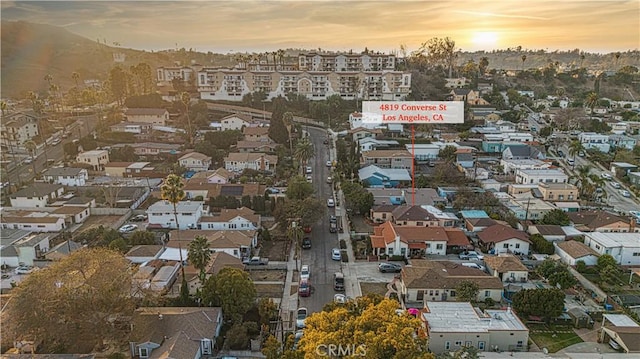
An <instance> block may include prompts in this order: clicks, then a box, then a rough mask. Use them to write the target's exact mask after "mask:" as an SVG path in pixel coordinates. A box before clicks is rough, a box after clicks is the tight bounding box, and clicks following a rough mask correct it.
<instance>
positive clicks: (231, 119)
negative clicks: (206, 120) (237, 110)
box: [220, 114, 253, 131]
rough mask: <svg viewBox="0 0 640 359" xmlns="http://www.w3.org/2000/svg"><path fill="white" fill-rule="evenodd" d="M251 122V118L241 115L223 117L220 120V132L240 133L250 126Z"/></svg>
mask: <svg viewBox="0 0 640 359" xmlns="http://www.w3.org/2000/svg"><path fill="white" fill-rule="evenodd" d="M252 122H253V121H252V120H251V116H248V115H242V114H233V115H229V116H226V117H223V118H222V119H221V120H220V123H221V124H222V131H229V130H238V131H242V128H243V127H249V126H251V123H252Z"/></svg>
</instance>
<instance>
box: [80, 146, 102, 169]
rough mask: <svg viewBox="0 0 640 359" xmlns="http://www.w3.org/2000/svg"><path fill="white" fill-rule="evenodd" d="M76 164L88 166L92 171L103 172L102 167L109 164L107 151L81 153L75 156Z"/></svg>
mask: <svg viewBox="0 0 640 359" xmlns="http://www.w3.org/2000/svg"><path fill="white" fill-rule="evenodd" d="M76 162H78V163H82V164H85V165H89V166H91V169H92V170H94V171H104V166H105V165H106V164H107V163H109V151H107V150H92V151H86V152H81V153H79V154H78V156H76Z"/></svg>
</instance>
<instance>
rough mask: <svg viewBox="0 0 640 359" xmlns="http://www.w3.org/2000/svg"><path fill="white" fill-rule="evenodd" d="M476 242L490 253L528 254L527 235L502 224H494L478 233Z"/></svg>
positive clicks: (528, 242) (529, 242)
mask: <svg viewBox="0 0 640 359" xmlns="http://www.w3.org/2000/svg"><path fill="white" fill-rule="evenodd" d="M478 242H479V243H480V244H482V245H483V246H485V248H486V249H487V250H489V251H491V250H492V253H495V254H500V253H516V254H518V253H523V254H529V244H531V241H530V240H529V235H528V234H527V233H525V232H523V231H519V230H517V229H513V228H511V227H509V226H505V225H502V224H494V225H493V226H490V227H487V228H485V229H484V230H482V232H480V233H478Z"/></svg>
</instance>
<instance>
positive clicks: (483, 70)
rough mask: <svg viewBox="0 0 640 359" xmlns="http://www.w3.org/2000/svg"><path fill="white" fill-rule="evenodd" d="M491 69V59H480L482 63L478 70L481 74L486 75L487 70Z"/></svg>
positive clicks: (484, 57)
mask: <svg viewBox="0 0 640 359" xmlns="http://www.w3.org/2000/svg"><path fill="white" fill-rule="evenodd" d="M488 67H489V59H488V58H487V57H486V56H483V57H481V58H480V63H479V64H478V69H479V70H480V74H481V75H484V74H485V73H487V68H488Z"/></svg>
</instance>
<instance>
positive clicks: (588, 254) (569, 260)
mask: <svg viewBox="0 0 640 359" xmlns="http://www.w3.org/2000/svg"><path fill="white" fill-rule="evenodd" d="M553 246H554V247H555V253H556V254H557V255H558V257H560V260H561V261H562V263H564V264H566V265H570V266H575V265H576V264H577V263H578V261H582V262H583V263H584V264H586V265H588V266H594V265H596V264H598V257H599V256H600V255H599V254H598V252H596V251H594V250H593V249H591V248H590V247H589V246H587V245H586V244H584V243H582V242H579V241H557V242H554V243H553Z"/></svg>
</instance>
